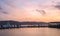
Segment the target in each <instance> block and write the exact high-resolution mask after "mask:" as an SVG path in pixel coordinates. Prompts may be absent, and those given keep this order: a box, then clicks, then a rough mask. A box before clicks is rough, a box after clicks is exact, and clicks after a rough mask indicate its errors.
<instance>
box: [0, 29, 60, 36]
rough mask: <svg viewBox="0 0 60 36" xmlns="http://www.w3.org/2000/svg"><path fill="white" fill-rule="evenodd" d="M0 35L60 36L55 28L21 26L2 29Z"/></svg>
mask: <svg viewBox="0 0 60 36" xmlns="http://www.w3.org/2000/svg"><path fill="white" fill-rule="evenodd" d="M0 36H60V29H55V28H19V29H4V30H0Z"/></svg>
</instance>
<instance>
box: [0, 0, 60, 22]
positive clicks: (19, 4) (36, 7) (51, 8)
mask: <svg viewBox="0 0 60 36" xmlns="http://www.w3.org/2000/svg"><path fill="white" fill-rule="evenodd" d="M1 20H15V21H21V22H23V21H32V22H34V21H35V22H55V21H60V0H0V21H1Z"/></svg>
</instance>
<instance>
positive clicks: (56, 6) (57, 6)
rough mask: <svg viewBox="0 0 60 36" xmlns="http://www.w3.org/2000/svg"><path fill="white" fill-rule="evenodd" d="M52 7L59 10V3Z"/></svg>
mask: <svg viewBox="0 0 60 36" xmlns="http://www.w3.org/2000/svg"><path fill="white" fill-rule="evenodd" d="M54 7H55V8H57V9H59V10H60V2H57V3H56V5H54Z"/></svg>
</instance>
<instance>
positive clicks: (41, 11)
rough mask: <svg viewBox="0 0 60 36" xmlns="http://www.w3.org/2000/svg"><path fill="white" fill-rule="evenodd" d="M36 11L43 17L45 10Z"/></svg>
mask: <svg viewBox="0 0 60 36" xmlns="http://www.w3.org/2000/svg"><path fill="white" fill-rule="evenodd" d="M36 11H37V12H39V13H40V14H42V15H45V14H46V12H45V10H39V9H36Z"/></svg>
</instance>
